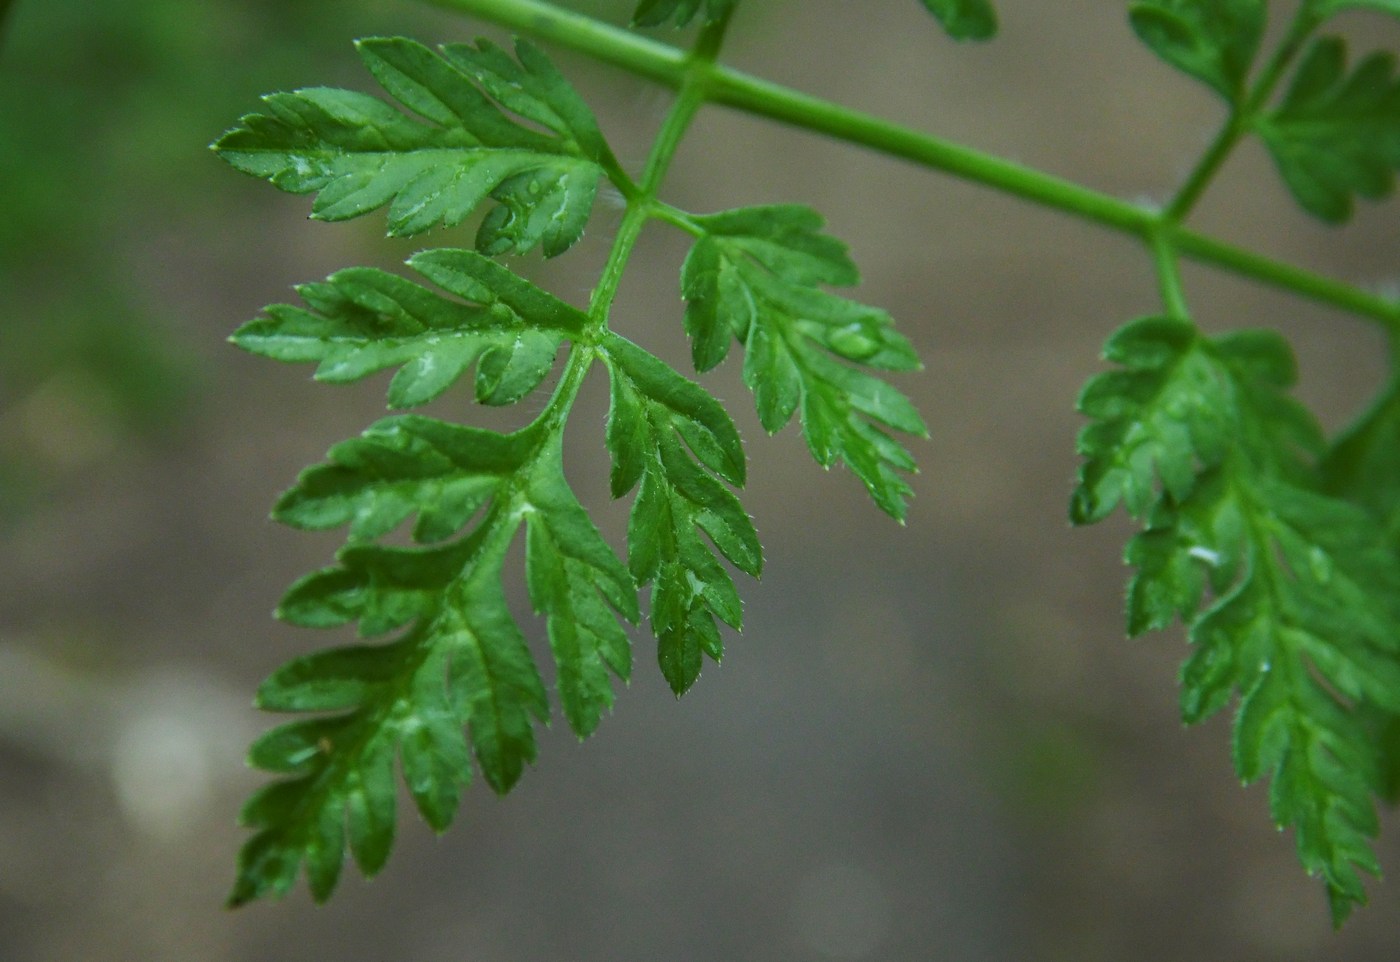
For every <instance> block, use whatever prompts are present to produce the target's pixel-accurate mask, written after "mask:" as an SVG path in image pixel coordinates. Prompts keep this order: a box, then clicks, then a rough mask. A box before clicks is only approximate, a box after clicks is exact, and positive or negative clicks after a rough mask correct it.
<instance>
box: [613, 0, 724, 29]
mask: <svg viewBox="0 0 1400 962" xmlns="http://www.w3.org/2000/svg"><path fill="white" fill-rule="evenodd" d="M736 2H737V0H640V2H639V3H638V4H637V9H636V10H635V11H633V13H632V26H634V27H659V26H662V25H663V24H665V23H667V22H668V21H674V22H675V25H676V26H677V27H684V26H685V25H687V24H688V23H690V21H692V20H694V19H695V16H696V14H699V13H700V12H701V11H704V16H703V17H702V19H703V20H704V22H705V23H714V22H715V21H717V20H719V19H721V18H722V17H724V16H725V15H726V14H728V13H729V11H730V10H732V9H733V8H734V4H735V3H736Z"/></svg>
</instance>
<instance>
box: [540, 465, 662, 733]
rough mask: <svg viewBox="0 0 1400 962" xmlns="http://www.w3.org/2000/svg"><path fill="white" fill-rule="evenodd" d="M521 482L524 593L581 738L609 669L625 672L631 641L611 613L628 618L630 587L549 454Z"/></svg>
mask: <svg viewBox="0 0 1400 962" xmlns="http://www.w3.org/2000/svg"><path fill="white" fill-rule="evenodd" d="M528 485H529V486H528V487H527V489H526V498H527V501H528V504H529V511H528V513H527V514H526V522H527V526H528V529H529V536H528V540H527V542H526V545H527V548H526V560H525V571H526V580H527V581H528V583H529V588H530V599H531V601H532V602H533V603H534V606H535V610H536V611H538V612H542V613H544V614H546V615H547V616H548V625H549V642H550V647H551V649H552V650H553V652H554V661H555V664H556V665H557V666H558V668H559V679H558V687H559V697H560V700H561V701H562V702H563V706H564V715H565V717H566V718H568V720H569V725H570V726H571V727H572V728H573V730H574V732H575V733H576V734H578V736H579V737H580V738H583V737H585V736H587V735H590V734H592V733H593V730H594V729H595V728H597V727H598V722H599V720H600V719H601V717H602V714H603V712H605V711H607V710H608V709H610V708H611V707H612V703H613V692H612V686H611V685H610V684H609V681H608V672H609V670H611V672H612V673H613V674H615V675H617V677H619V678H621V679H623V680H624V681H625V680H626V679H627V678H628V677H629V676H630V675H631V671H632V648H631V644H630V642H629V641H628V639H627V634H626V632H625V631H624V630H623V629H622V627H621V626H620V625H619V624H618V622H617V618H616V616H615V615H614V613H613V612H614V611H616V612H617V613H618V614H621V615H622V616H623V617H625V618H626V619H627V620H628V621H631V622H634V623H635V622H636V621H637V620H638V619H639V618H640V617H641V614H640V611H639V610H638V606H637V589H636V587H635V586H634V584H633V582H632V576H631V575H630V574H629V573H628V571H627V569H626V568H625V567H624V566H623V565H622V562H620V561H618V560H617V556H616V555H615V554H613V551H612V549H611V548H609V547H608V546H607V544H606V543H605V542H604V541H603V539H602V536H601V535H599V534H598V529H597V528H595V527H594V526H593V522H592V521H590V520H589V518H588V513H587V512H586V511H584V509H583V506H582V505H580V504H579V503H578V500H577V499H576V498H575V497H574V494H573V492H572V491H570V490H569V486H568V483H567V482H566V481H565V480H564V475H563V465H562V460H561V459H560V458H559V457H558V456H557V455H555V456H553V457H545V458H543V459H541V460H540V461H539V466H538V467H537V468H536V469H535V471H534V472H533V473H532V474H531V475H530V479H529V482H528ZM605 602H606V603H605Z"/></svg>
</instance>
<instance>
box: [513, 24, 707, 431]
mask: <svg viewBox="0 0 1400 962" xmlns="http://www.w3.org/2000/svg"><path fill="white" fill-rule="evenodd" d="M728 26H729V17H728V16H725V17H724V18H723V19H721V20H720V21H718V22H716V23H712V24H709V25H707V26H706V27H705V29H704V30H703V31H701V34H700V38H699V39H698V40H697V42H696V45H695V52H694V53H692V54H690V55H688V56H686V57H685V58H684V60H683V63H684V71H685V79H684V81H683V82H682V84H681V88H680V94H679V96H678V97H677V98H676V102H675V103H674V104H672V106H671V109H670V110H669V111H668V112H667V114H666V119H665V120H663V121H662V123H661V128H660V130H658V131H657V134H656V139H655V140H654V141H653V142H652V147H651V151H650V153H649V154H648V155H647V160H646V164H645V166H644V167H643V169H642V177H641V180H640V181H639V182H638V183H637V184H636V185H635V187H631V186H630V185H629V192H628V196H627V211H626V213H624V214H623V216H622V223H621V225H620V226H619V227H618V230H617V236H616V237H614V238H613V244H612V249H611V250H610V251H609V252H608V260H607V263H605V264H604V265H603V272H602V274H601V276H600V277H599V280H598V286H597V287H595V288H594V289H593V294H592V296H591V297H590V298H589V301H588V327H587V329H586V330H585V332H584V336H583V338H582V339H581V341H580V342H579V343H575V344H574V345H573V348H572V349H571V352H570V354H569V360H568V362H567V364H566V365H565V367H564V374H563V376H562V377H561V378H560V381H559V386H558V387H557V388H556V389H555V391H554V395H553V397H551V398H550V400H549V404H548V405H547V407H546V408H545V410H544V411H543V412H541V414H540V416H539V417H538V418H537V419H536V420H535V422H534V423H533V424H532V425H531V427H530V428H527V430H532V429H539V430H541V431H543V432H544V433H545V436H550V435H552V434H554V433H555V432H557V431H559V430H562V428H563V422H564V419H565V418H566V417H567V416H568V411H569V409H570V408H571V407H572V406H573V402H574V398H575V397H576V396H577V395H578V391H579V388H580V387H581V386H582V385H583V380H584V378H585V377H586V376H587V374H588V368H589V367H590V366H591V365H592V363H593V361H594V359H595V358H596V357H597V356H598V348H597V346H596V345H597V342H598V341H599V340H600V339H601V338H602V337H603V335H604V334H605V333H606V332H607V330H608V312H609V311H610V310H611V308H612V303H613V300H614V299H615V298H616V297H617V289H618V286H619V285H620V284H621V282H622V274H623V271H624V270H625V269H626V267H627V261H628V260H629V259H630V258H631V256H632V251H633V249H634V248H635V247H636V245H637V238H638V237H639V236H641V232H642V228H643V227H644V226H646V222H647V219H648V218H650V217H651V216H653V215H654V214H656V213H657V211H658V209H659V208H664V205H661V204H659V203H658V202H657V199H656V196H657V193H658V192H659V191H660V189H661V184H662V182H663V181H664V180H665V178H666V172H667V171H668V170H669V169H670V166H671V161H672V160H673V159H674V158H675V156H676V151H677V149H679V147H680V143H681V140H682V139H683V138H684V137H685V133H686V131H687V130H688V129H689V128H690V124H691V121H693V120H694V119H695V114H696V112H697V111H698V110H699V109H700V108H701V107H702V106H703V105H704V103H705V101H706V99H707V91H708V89H709V85H710V82H711V75H712V73H713V71H714V69H715V58H716V57H717V56H718V55H719V49H720V46H721V44H723V42H724V33H725V30H726V29H728Z"/></svg>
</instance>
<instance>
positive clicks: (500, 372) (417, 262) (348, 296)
mask: <svg viewBox="0 0 1400 962" xmlns="http://www.w3.org/2000/svg"><path fill="white" fill-rule="evenodd" d="M408 264H409V266H410V267H412V268H413V269H414V270H416V271H417V272H418V273H419V274H421V275H422V276H423V277H426V278H428V279H429V280H431V281H432V282H433V283H435V284H437V285H438V287H440V288H441V289H443V290H445V291H447V292H448V293H449V294H454V295H456V296H457V297H458V298H461V300H454V299H450V298H446V297H443V296H442V295H440V294H437V293H434V292H433V291H431V290H429V289H427V288H425V287H422V286H420V285H418V284H414V283H413V282H411V281H408V280H406V279H404V278H402V277H399V276H397V275H395V274H389V273H387V272H385V271H381V270H375V269H373V268H368V267H355V268H350V269H348V270H343V271H340V272H339V273H336V274H332V275H331V276H330V277H329V278H327V279H326V281H325V282H324V283H319V284H304V285H302V286H301V287H299V288H297V292H298V293H299V294H300V295H301V297H302V299H303V300H304V301H305V302H306V305H307V307H306V308H301V307H295V306H292V305H289V304H275V305H273V306H271V307H268V308H267V309H266V314H267V316H266V317H265V318H261V319H259V320H256V321H252V322H250V323H248V324H245V325H244V326H243V327H241V328H239V329H238V331H236V332H235V333H234V335H233V337H232V341H233V342H234V343H235V344H237V345H238V346H239V347H241V348H243V349H244V350H247V351H251V352H253V353H254V354H261V355H262V356H264V357H270V358H273V359H274V360H278V361H312V362H316V364H317V368H316V378H317V380H321V381H329V382H332V383H337V384H339V383H345V382H349V381H356V380H359V379H360V378H363V377H366V376H368V375H370V374H373V373H375V372H376V371H381V370H384V369H385V368H390V367H398V368H399V371H398V373H397V374H395V376H394V379H393V381H391V382H390V384H389V405H390V406H391V407H396V408H403V407H413V406H416V405H420V404H425V403H427V402H428V401H431V400H432V399H433V398H435V397H437V396H438V395H439V394H441V393H442V392H443V391H445V390H447V388H449V387H450V386H451V385H452V384H453V382H455V381H456V380H457V379H458V378H459V377H461V376H462V374H463V373H464V372H465V371H466V370H467V369H469V368H470V367H471V366H472V365H473V364H475V365H476V366H477V372H476V396H477V399H478V400H479V401H481V402H483V403H485V404H511V403H514V402H515V401H518V400H520V399H521V398H522V397H524V396H525V395H526V394H528V393H530V392H531V391H532V390H534V389H535V388H536V387H537V386H539V384H540V382H541V381H542V380H543V379H544V377H545V375H546V374H548V373H549V371H550V369H551V368H552V367H553V365H554V360H555V355H556V354H557V352H558V349H559V346H560V344H561V343H562V342H563V340H564V339H565V338H576V337H578V336H579V335H580V333H581V332H582V330H583V328H584V325H585V324H586V323H587V317H586V316H585V315H584V314H583V313H582V312H581V311H579V310H578V309H577V308H574V307H572V306H570V305H568V304H566V303H564V302H563V301H561V300H559V299H558V298H556V297H554V296H553V295H551V294H548V293H546V292H545V291H543V290H541V289H540V288H538V287H536V286H535V285H533V284H531V283H529V282H528V281H526V280H524V279H522V278H520V277H517V276H516V275H515V274H513V273H511V272H510V271H508V270H506V268H504V267H502V266H500V265H499V264H497V263H495V262H494V261H492V260H490V259H488V258H486V257H483V256H481V255H480V254H477V253H475V252H474V251H465V250H451V249H439V250H429V251H422V252H421V253H418V254H415V255H414V256H413V257H412V258H410V259H409V261H408Z"/></svg>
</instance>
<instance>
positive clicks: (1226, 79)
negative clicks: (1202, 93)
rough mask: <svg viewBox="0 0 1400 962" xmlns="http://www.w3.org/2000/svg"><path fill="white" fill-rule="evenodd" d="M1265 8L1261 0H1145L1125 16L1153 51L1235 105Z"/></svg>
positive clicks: (1261, 29)
mask: <svg viewBox="0 0 1400 962" xmlns="http://www.w3.org/2000/svg"><path fill="white" fill-rule="evenodd" d="M1265 13H1266V11H1265V3H1264V0H1145V2H1142V3H1134V4H1132V6H1131V7H1129V9H1128V19H1129V22H1131V23H1132V25H1133V31H1134V32H1135V33H1136V34H1137V35H1138V37H1139V38H1140V39H1141V40H1142V42H1143V43H1145V44H1147V45H1148V46H1149V47H1151V48H1152V51H1153V52H1154V53H1156V54H1157V56H1159V57H1161V58H1162V59H1163V60H1165V61H1166V62H1167V63H1169V64H1171V65H1172V66H1173V67H1176V68H1177V69H1178V70H1181V71H1183V72H1184V73H1188V74H1190V75H1191V76H1193V77H1195V78H1196V79H1197V80H1199V81H1201V82H1202V83H1205V84H1206V85H1208V86H1210V87H1211V88H1212V89H1214V90H1215V91H1216V92H1217V93H1219V94H1220V95H1221V96H1222V97H1224V98H1225V99H1226V100H1227V101H1229V102H1230V103H1231V104H1234V105H1239V104H1241V102H1242V101H1243V99H1244V85H1245V79H1246V78H1247V77H1248V75H1249V68H1250V66H1251V65H1252V64H1253V63H1254V57H1255V54H1256V53H1258V50H1259V41H1260V39H1261V38H1262V37H1263V35H1264V18H1265Z"/></svg>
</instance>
